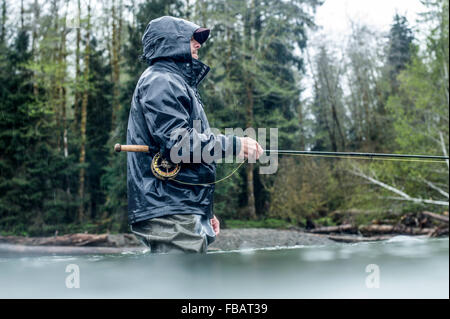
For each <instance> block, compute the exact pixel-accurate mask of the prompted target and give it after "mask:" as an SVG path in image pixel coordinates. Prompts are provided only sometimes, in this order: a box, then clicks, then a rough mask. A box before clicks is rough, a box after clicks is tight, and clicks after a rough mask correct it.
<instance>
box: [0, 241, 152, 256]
mask: <svg viewBox="0 0 450 319" xmlns="http://www.w3.org/2000/svg"><path fill="white" fill-rule="evenodd" d="M139 251H143V248H142V247H124V248H117V247H73V246H70V247H68V246H26V245H11V244H0V256H1V257H15V256H17V255H21V256H48V255H70V256H72V255H91V254H119V253H124V252H139Z"/></svg>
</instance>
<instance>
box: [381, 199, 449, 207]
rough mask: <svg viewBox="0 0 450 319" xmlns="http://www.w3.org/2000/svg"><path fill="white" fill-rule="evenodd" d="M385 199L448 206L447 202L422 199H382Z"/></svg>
mask: <svg viewBox="0 0 450 319" xmlns="http://www.w3.org/2000/svg"><path fill="white" fill-rule="evenodd" d="M384 198H386V199H395V200H407V201H411V202H414V203H418V204H432V205H440V206H448V202H446V201H444V200H433V199H422V198H412V197H411V198H409V199H408V198H403V197H384Z"/></svg>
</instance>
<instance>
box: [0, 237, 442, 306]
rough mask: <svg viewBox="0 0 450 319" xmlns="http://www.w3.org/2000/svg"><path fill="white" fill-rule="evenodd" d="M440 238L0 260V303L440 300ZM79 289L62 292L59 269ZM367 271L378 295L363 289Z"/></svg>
mask: <svg viewBox="0 0 450 319" xmlns="http://www.w3.org/2000/svg"><path fill="white" fill-rule="evenodd" d="M448 248H449V245H448V238H445V239H417V238H410V237H405V236H399V237H396V238H393V239H391V240H389V241H386V242H375V243H360V244H335V245H331V246H307V247H294V248H288V249H287V248H283V249H282V248H276V249H258V250H244V251H232V252H215V253H209V254H206V255H149V254H147V253H145V252H143V253H125V254H119V255H91V256H80V257H78V256H76V257H73V256H47V257H17V258H10V257H8V258H6V257H3V258H2V257H1V256H0V298H448V297H449V253H448ZM69 264H75V265H77V266H78V267H79V282H80V288H72V289H69V288H67V287H66V277H67V276H70V275H71V273H70V272H66V266H67V265H69ZM369 264H375V265H377V266H378V267H379V288H367V287H366V279H367V276H371V275H373V274H371V273H367V272H366V267H367V265H369Z"/></svg>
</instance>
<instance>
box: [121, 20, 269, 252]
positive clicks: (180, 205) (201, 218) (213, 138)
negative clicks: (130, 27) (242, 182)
mask: <svg viewBox="0 0 450 319" xmlns="http://www.w3.org/2000/svg"><path fill="white" fill-rule="evenodd" d="M209 33H210V30H209V29H207V28H200V26H198V25H196V24H194V23H192V22H189V21H186V20H183V19H178V18H174V17H169V16H164V17H161V18H158V19H155V20H152V21H150V23H149V24H148V25H147V28H146V29H145V32H144V35H143V37H142V44H143V48H144V50H143V51H144V52H143V55H142V57H143V59H144V60H145V61H146V62H147V63H148V64H149V67H148V68H147V69H146V70H145V71H144V72H143V74H142V75H141V77H140V79H139V81H138V83H137V85H136V89H135V91H134V94H133V98H132V102H131V109H130V114H129V119H128V129H127V144H131V145H148V152H129V153H128V154H127V187H128V221H129V224H130V228H131V231H132V232H133V233H134V234H135V235H136V236H137V237H138V238H139V239H140V240H141V241H142V242H143V243H144V244H145V245H146V246H148V247H149V248H150V251H151V252H154V253H168V252H202V253H203V252H206V249H207V246H208V245H209V244H210V243H212V242H213V241H214V240H215V236H216V235H217V234H219V231H220V224H219V220H218V219H217V218H216V217H215V215H214V213H213V194H214V184H213V183H212V184H202V183H205V182H209V181H211V180H215V177H216V165H215V163H214V162H211V163H208V162H205V161H203V160H202V161H201V162H200V163H195V162H194V163H183V162H182V163H181V166H180V167H181V169H180V171H179V173H178V175H177V176H178V177H177V179H179V180H183V181H185V182H186V183H185V184H183V183H177V182H176V181H173V180H170V179H165V180H164V179H161V178H158V176H157V175H155V171H154V170H153V171H152V168H151V167H150V162H152V158H153V159H155V156H161V158H162V159H163V161H164V162H163V164H164V163H166V164H167V162H166V161H167V160H169V159H170V158H171V150H172V148H174V147H175V146H176V143H177V140H176V139H172V138H171V136H172V134H173V132H174V131H176V130H180V129H184V130H185V132H187V134H186V135H187V136H186V137H187V139H188V140H189V142H190V143H189V145H190V146H189V152H190V153H191V154H190V155H191V156H189V158H192V155H193V153H194V150H195V149H196V148H200V149H201V150H203V149H204V148H205V147H209V146H210V145H214V147H215V148H218V149H219V150H220V152H219V154H218V155H217V156H216V158H215V159H217V158H220V157H224V156H225V154H233V156H234V155H238V156H240V157H241V158H249V157H250V158H255V159H257V158H259V157H260V156H261V155H262V153H263V150H262V148H261V146H260V145H259V144H258V143H257V142H256V141H255V140H254V139H251V138H249V137H244V138H241V137H237V136H231V135H229V136H225V135H222V134H213V133H211V132H210V131H209V128H210V127H209V123H208V120H207V117H206V114H205V112H204V109H203V105H202V101H201V98H200V95H199V92H198V90H197V86H198V85H199V84H200V82H201V81H202V80H203V79H204V78H205V76H206V75H207V73H208V72H209V70H210V68H209V67H208V66H207V65H205V64H204V63H202V62H200V61H199V60H198V50H199V49H200V48H201V46H202V44H203V43H204V42H205V41H206V40H207V38H208V36H209ZM195 120H197V121H198V120H199V121H200V123H201V129H200V130H198V129H197V128H196V127H195V125H194V121H195ZM202 154H203V152H202ZM166 164H165V165H166ZM167 165H168V164H167ZM162 173H164V172H162ZM188 182H191V183H192V185H190V184H189V183H188ZM194 183H197V184H194Z"/></svg>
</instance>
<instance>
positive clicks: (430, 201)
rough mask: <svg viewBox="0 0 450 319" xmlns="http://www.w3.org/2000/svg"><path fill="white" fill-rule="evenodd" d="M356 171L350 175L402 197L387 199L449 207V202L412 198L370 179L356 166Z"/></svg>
mask: <svg viewBox="0 0 450 319" xmlns="http://www.w3.org/2000/svg"><path fill="white" fill-rule="evenodd" d="M354 169H355V170H353V171H350V173H352V174H353V175H356V176H359V177H362V178H364V179H366V180H368V181H370V182H371V183H373V184H375V185H378V186H381V187H383V188H385V189H387V190H389V191H391V192H393V193H396V194H398V195H400V196H401V197H387V198H388V199H396V200H406V201H411V202H414V203H418V204H433V205H441V206H448V201H440V200H433V199H422V198H414V197H411V196H409V195H408V194H406V193H405V192H403V191H401V190H399V189H397V188H395V187H392V186H390V185H388V184H385V183H383V182H381V181H379V180H376V179H375V178H373V177H370V176H368V175H366V174H364V173H363V172H362V171H361V170H360V169H357V168H356V167H355V166H354Z"/></svg>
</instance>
